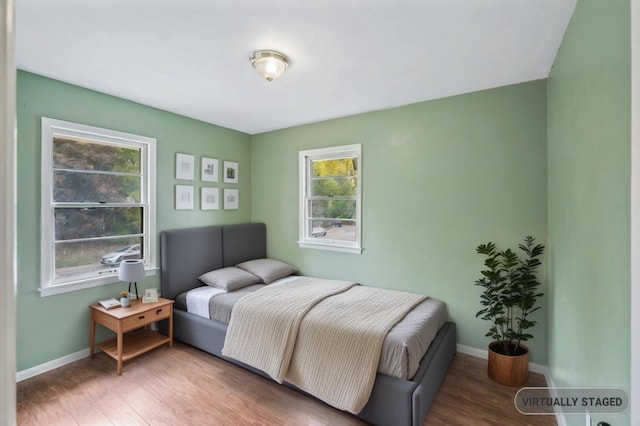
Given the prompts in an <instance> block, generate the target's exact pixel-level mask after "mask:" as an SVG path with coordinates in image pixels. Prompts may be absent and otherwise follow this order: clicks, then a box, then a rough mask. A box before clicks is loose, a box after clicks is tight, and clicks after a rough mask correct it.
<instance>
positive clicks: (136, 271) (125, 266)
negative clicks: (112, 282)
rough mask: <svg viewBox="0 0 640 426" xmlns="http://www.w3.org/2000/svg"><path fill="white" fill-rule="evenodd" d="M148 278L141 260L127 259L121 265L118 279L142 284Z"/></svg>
mask: <svg viewBox="0 0 640 426" xmlns="http://www.w3.org/2000/svg"><path fill="white" fill-rule="evenodd" d="M146 277H147V273H146V272H145V270H144V262H143V261H142V260H140V259H127V260H123V261H122V263H120V268H119V269H118V279H119V280H120V281H125V282H130V283H131V282H136V283H137V282H140V281H142V280H144V279H145V278H146Z"/></svg>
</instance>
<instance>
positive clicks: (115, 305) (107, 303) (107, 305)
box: [98, 297, 120, 309]
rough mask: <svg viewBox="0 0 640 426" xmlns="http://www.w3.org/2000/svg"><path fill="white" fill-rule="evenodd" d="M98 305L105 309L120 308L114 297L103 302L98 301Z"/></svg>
mask: <svg viewBox="0 0 640 426" xmlns="http://www.w3.org/2000/svg"><path fill="white" fill-rule="evenodd" d="M98 303H99V304H100V305H101V306H102V307H103V308H105V309H111V308H119V307H120V301H119V300H118V299H116V298H114V297H112V298H109V299H104V300H98Z"/></svg>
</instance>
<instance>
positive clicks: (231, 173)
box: [222, 161, 238, 183]
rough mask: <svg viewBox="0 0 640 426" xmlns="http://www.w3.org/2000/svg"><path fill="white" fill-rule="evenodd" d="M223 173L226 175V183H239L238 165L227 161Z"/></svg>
mask: <svg viewBox="0 0 640 426" xmlns="http://www.w3.org/2000/svg"><path fill="white" fill-rule="evenodd" d="M222 173H224V182H225V183H238V163H236V162H233V161H225V162H224V170H223V171H222Z"/></svg>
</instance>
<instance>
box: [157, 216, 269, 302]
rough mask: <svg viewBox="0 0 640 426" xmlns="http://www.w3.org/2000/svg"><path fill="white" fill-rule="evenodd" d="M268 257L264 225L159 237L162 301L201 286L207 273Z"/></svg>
mask: <svg viewBox="0 0 640 426" xmlns="http://www.w3.org/2000/svg"><path fill="white" fill-rule="evenodd" d="M265 257H267V228H266V226H265V224H264V223H246V224H240V225H222V226H207V227H201V228H182V229H172V230H168V231H162V232H161V233H160V262H161V263H160V282H161V284H160V285H161V291H162V297H165V298H167V299H175V297H176V296H177V295H178V294H180V293H183V292H185V291H187V290H190V289H192V288H195V287H198V286H201V285H202V283H201V282H200V281H199V280H198V277H199V276H200V275H202V274H204V273H205V272H209V271H212V270H214V269H219V268H222V267H225V266H234V265H237V264H238V263H240V262H244V261H246V260H253V259H261V258H265Z"/></svg>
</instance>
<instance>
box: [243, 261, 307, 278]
mask: <svg viewBox="0 0 640 426" xmlns="http://www.w3.org/2000/svg"><path fill="white" fill-rule="evenodd" d="M236 266H237V267H238V268H240V269H244V270H245V271H247V272H250V273H252V274H253V275H255V276H257V277H259V278H260V279H261V280H262V282H263V283H265V284H270V283H272V282H274V281H275V280H278V279H280V278H284V277H288V276H289V275H293V274H295V273H296V272H298V270H297V269H296V268H294V267H293V266H291V265H289V264H288V263H284V262H281V261H279V260H275V259H256V260H249V261H246V262H242V263H239V264H238V265H236Z"/></svg>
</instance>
